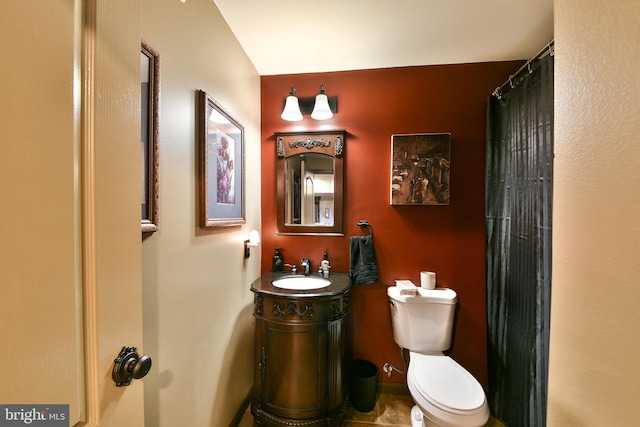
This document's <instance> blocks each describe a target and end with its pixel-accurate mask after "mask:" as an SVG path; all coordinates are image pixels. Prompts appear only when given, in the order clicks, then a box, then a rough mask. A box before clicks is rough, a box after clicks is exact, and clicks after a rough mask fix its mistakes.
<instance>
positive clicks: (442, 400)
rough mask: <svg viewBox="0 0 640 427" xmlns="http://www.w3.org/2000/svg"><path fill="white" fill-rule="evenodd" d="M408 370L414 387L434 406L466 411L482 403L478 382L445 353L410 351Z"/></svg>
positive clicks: (480, 405)
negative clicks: (431, 353)
mask: <svg viewBox="0 0 640 427" xmlns="http://www.w3.org/2000/svg"><path fill="white" fill-rule="evenodd" d="M409 372H410V376H411V381H412V383H413V384H412V385H413V386H414V388H415V390H416V391H417V392H418V393H419V394H420V396H421V397H422V398H423V399H425V400H426V401H428V402H429V403H431V404H432V405H434V406H436V407H439V408H441V409H444V410H447V411H450V412H466V411H474V410H477V409H478V408H480V407H482V406H483V405H484V403H485V394H484V390H483V389H482V386H481V385H480V383H479V382H478V381H477V380H476V379H475V378H474V377H473V375H471V374H470V373H469V372H468V371H467V370H466V369H464V368H463V367H462V366H460V365H459V364H458V363H457V362H456V361H455V360H453V359H452V358H450V357H448V356H445V355H443V354H440V355H430V354H420V353H413V352H412V353H411V362H410V363H409Z"/></svg>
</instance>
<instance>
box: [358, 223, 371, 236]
mask: <svg viewBox="0 0 640 427" xmlns="http://www.w3.org/2000/svg"><path fill="white" fill-rule="evenodd" d="M358 227H360V228H364V227H369V234H370V235H371V237H373V226H372V225H371V224H369V221H367V220H366V219H361V220H360V221H358Z"/></svg>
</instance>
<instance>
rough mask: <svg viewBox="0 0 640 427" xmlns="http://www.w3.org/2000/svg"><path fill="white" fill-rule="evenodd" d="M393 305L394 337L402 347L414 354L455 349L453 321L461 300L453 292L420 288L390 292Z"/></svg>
mask: <svg viewBox="0 0 640 427" xmlns="http://www.w3.org/2000/svg"><path fill="white" fill-rule="evenodd" d="M387 295H388V296H389V303H390V305H391V307H390V308H391V321H392V324H393V338H394V339H395V341H396V343H398V345H399V346H400V347H402V348H406V349H408V350H411V351H414V352H426V353H430V352H442V351H445V350H447V349H449V347H451V335H452V330H453V318H454V314H455V308H456V303H457V301H458V297H457V295H456V292H455V291H454V290H453V289H448V288H436V289H425V288H417V289H416V290H415V293H414V294H401V292H400V288H398V287H397V286H391V287H389V288H388V289H387Z"/></svg>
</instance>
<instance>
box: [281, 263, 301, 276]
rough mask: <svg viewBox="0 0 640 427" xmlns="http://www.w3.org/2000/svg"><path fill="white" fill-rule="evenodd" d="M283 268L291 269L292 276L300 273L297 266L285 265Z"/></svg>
mask: <svg viewBox="0 0 640 427" xmlns="http://www.w3.org/2000/svg"><path fill="white" fill-rule="evenodd" d="M282 266H283V267H291V274H296V273H297V272H298V269H297V268H296V265H295V264H283V265H282Z"/></svg>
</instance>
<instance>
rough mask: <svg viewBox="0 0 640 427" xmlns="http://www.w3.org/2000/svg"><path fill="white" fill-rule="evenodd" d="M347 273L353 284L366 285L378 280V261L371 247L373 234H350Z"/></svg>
mask: <svg viewBox="0 0 640 427" xmlns="http://www.w3.org/2000/svg"><path fill="white" fill-rule="evenodd" d="M349 245H350V256H351V259H350V266H349V275H350V276H351V281H352V282H353V284H354V285H368V284H371V283H375V282H377V281H378V262H377V260H376V251H375V250H374V248H373V236H371V235H369V236H352V237H351V238H350V239H349Z"/></svg>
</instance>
